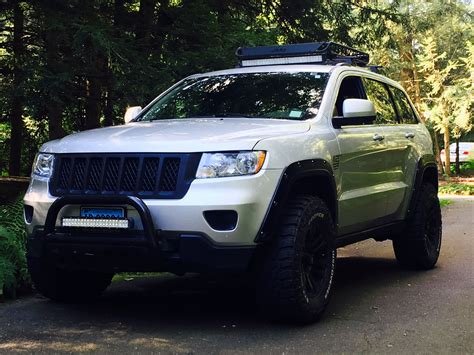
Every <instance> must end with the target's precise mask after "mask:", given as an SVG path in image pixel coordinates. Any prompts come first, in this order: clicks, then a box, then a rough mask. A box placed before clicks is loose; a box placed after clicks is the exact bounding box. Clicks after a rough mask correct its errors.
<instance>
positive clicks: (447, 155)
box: [444, 127, 451, 176]
mask: <svg viewBox="0 0 474 355" xmlns="http://www.w3.org/2000/svg"><path fill="white" fill-rule="evenodd" d="M450 155H451V154H450V149H449V127H444V159H445V160H444V172H445V174H446V175H447V176H450V175H451V159H450Z"/></svg>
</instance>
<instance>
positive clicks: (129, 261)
mask: <svg viewBox="0 0 474 355" xmlns="http://www.w3.org/2000/svg"><path fill="white" fill-rule="evenodd" d="M111 199H112V198H106V197H91V196H89V197H84V196H81V197H62V198H58V199H57V200H56V201H55V202H54V203H53V204H52V206H51V208H50V209H49V212H48V215H47V218H46V223H45V225H44V226H37V227H36V228H35V229H34V231H33V233H32V234H31V235H30V236H29V237H28V242H27V245H28V257H29V258H42V259H45V260H48V262H49V263H52V264H54V265H56V266H58V267H61V268H66V269H81V270H96V271H98V270H100V271H110V272H120V271H170V272H175V273H184V272H205V271H245V270H246V269H248V267H249V265H250V262H251V259H252V256H253V254H254V251H255V246H218V245H215V244H213V243H212V241H211V240H210V239H209V237H208V236H206V235H205V234H200V233H196V232H178V231H174V232H169V231H167V232H165V231H161V230H156V229H155V227H154V225H153V220H152V218H151V215H150V211H149V209H148V207H147V206H146V205H145V204H144V203H143V201H142V200H140V199H138V198H136V197H129V196H122V197H118V198H117V197H114V198H113V201H115V202H117V203H120V204H123V205H129V206H132V207H133V208H134V209H135V210H136V211H137V213H138V214H139V216H140V219H141V224H142V226H143V230H140V231H134V232H130V231H121V230H107V229H99V230H97V229H84V228H63V227H56V226H55V221H56V219H57V215H58V213H59V211H61V209H62V208H63V207H64V206H66V205H68V204H76V203H78V202H80V203H82V202H86V203H89V204H96V203H104V204H108V203H110V202H111V201H109V200H111Z"/></svg>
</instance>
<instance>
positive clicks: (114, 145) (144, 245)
mask: <svg viewBox="0 0 474 355" xmlns="http://www.w3.org/2000/svg"><path fill="white" fill-rule="evenodd" d="M237 56H238V59H239V66H238V68H236V69H229V70H223V71H216V72H211V73H205V74H198V75H192V76H190V77H187V78H185V79H183V80H182V81H180V82H178V83H177V84H176V85H174V86H172V87H171V88H170V89H169V90H167V91H166V92H164V93H163V94H161V95H160V96H158V97H157V98H156V99H155V100H153V101H152V102H151V103H150V104H149V105H148V106H146V107H145V108H144V109H141V108H131V109H129V111H128V112H127V114H126V124H125V125H123V126H114V127H107V128H101V129H95V130H91V131H86V132H81V133H77V134H73V135H70V136H67V137H65V138H63V139H59V140H56V141H52V142H48V143H46V144H44V145H43V146H42V147H41V150H40V153H39V154H38V156H37V158H36V162H35V164H34V169H33V173H32V179H31V184H30V186H29V189H28V191H27V193H26V196H25V199H24V202H25V222H26V227H27V231H28V234H29V239H28V262H29V270H30V273H31V277H32V279H33V282H34V284H35V286H36V288H37V290H38V291H39V292H40V293H42V294H43V295H45V296H46V297H49V298H51V299H54V300H60V301H71V300H84V299H86V298H90V297H95V296H98V295H99V294H100V293H101V292H102V291H104V290H105V289H106V288H107V286H108V285H109V284H110V282H111V279H112V276H113V274H114V273H116V272H122V271H169V272H173V273H176V274H183V273H185V272H207V271H222V272H235V271H251V272H252V274H253V275H254V276H255V278H256V280H257V282H256V288H257V295H258V297H257V298H258V302H259V304H260V305H261V307H262V309H263V310H264V311H266V312H268V314H270V315H272V316H277V317H279V318H285V319H292V320H296V321H299V322H311V321H314V320H316V319H318V318H319V317H320V316H321V315H322V313H323V311H324V309H325V308H326V305H327V303H328V299H329V296H330V291H331V286H332V284H333V280H334V271H335V261H336V248H338V247H341V246H344V245H347V244H351V243H355V242H358V241H361V240H363V239H367V238H375V239H376V240H385V239H392V240H393V246H394V250H395V255H396V257H397V260H398V261H399V262H400V264H401V265H402V266H404V267H412V268H418V269H429V268H432V267H434V265H435V263H436V261H437V259H438V255H439V251H440V245H441V214H440V207H439V201H438V198H437V187H438V181H437V176H438V174H437V169H436V164H435V158H434V156H433V151H432V143H431V139H430V135H429V132H428V131H427V129H426V128H425V126H424V125H423V124H422V123H421V122H420V119H419V117H418V114H417V113H416V111H415V109H414V107H413V105H412V103H411V102H410V100H409V99H408V97H407V95H406V93H405V91H404V90H403V88H402V87H401V86H400V85H399V84H398V83H396V82H394V81H392V80H390V79H387V78H386V77H384V76H381V75H379V74H376V73H374V72H372V71H371V70H369V68H368V67H367V66H366V64H367V62H368V55H367V54H365V53H362V52H359V51H357V50H354V49H351V48H348V47H344V46H341V45H338V44H335V43H331V42H329V43H327V42H325V43H308V44H297V45H287V46H266V47H253V48H239V49H238V51H237Z"/></svg>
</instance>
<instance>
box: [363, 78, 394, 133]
mask: <svg viewBox="0 0 474 355" xmlns="http://www.w3.org/2000/svg"><path fill="white" fill-rule="evenodd" d="M363 81H364V86H365V93H366V94H367V99H369V100H370V101H372V103H373V104H374V106H375V113H376V119H375V122H374V123H375V124H395V123H397V113H396V111H395V107H394V106H393V102H392V99H391V97H390V93H389V92H388V89H387V87H386V85H385V84H383V83H381V82H379V81H376V80H372V79H367V78H363Z"/></svg>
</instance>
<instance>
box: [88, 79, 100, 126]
mask: <svg viewBox="0 0 474 355" xmlns="http://www.w3.org/2000/svg"><path fill="white" fill-rule="evenodd" d="M86 85H87V97H86V121H85V125H84V129H93V128H98V127H100V99H101V93H102V88H101V82H100V79H99V78H97V77H95V76H93V77H89V79H88V80H87V81H86Z"/></svg>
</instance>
